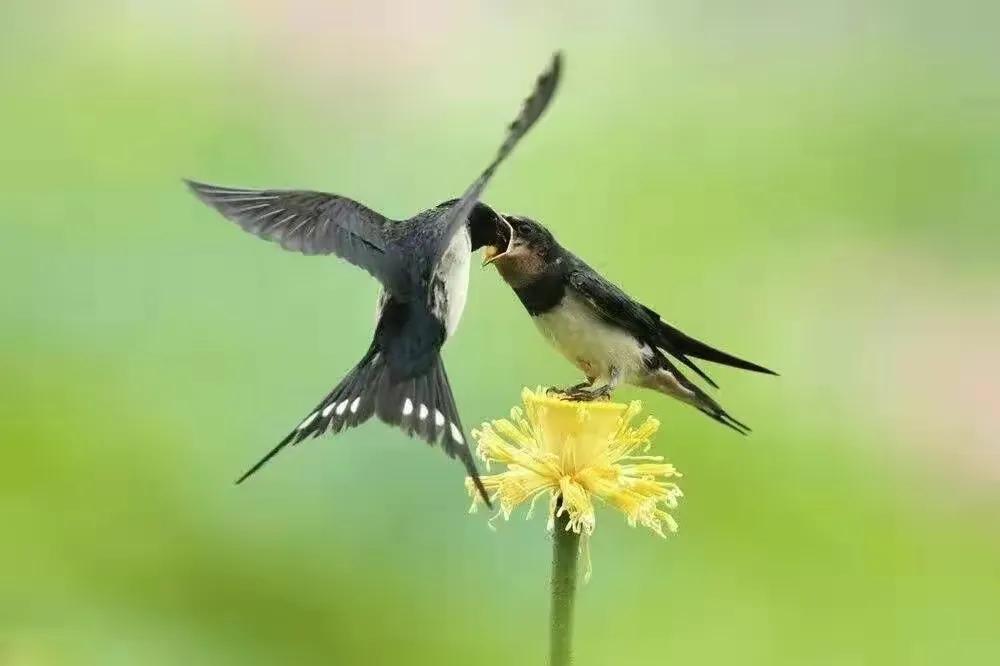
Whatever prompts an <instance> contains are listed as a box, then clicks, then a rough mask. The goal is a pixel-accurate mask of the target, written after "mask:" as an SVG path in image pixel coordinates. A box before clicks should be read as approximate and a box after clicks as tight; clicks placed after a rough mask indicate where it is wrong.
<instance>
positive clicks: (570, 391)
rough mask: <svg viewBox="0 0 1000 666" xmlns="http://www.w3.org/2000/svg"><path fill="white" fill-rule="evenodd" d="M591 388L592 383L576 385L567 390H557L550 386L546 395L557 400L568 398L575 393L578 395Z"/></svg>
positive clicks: (546, 390)
mask: <svg viewBox="0 0 1000 666" xmlns="http://www.w3.org/2000/svg"><path fill="white" fill-rule="evenodd" d="M590 386H591V383H590V382H581V383H579V384H574V385H573V386H569V387H567V388H556V387H555V386H550V387H549V388H547V389H545V395H551V396H555V397H557V398H558V397H567V396H570V395H573V394H574V393H578V392H579V391H582V390H583V389H585V388H588V387H590Z"/></svg>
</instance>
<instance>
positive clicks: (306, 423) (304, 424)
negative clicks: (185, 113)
mask: <svg viewBox="0 0 1000 666" xmlns="http://www.w3.org/2000/svg"><path fill="white" fill-rule="evenodd" d="M317 416H319V412H313V413H312V414H310V415H309V416H307V417H306V420H305V421H303V422H302V423H300V424H299V430H304V429H305V428H308V427H309V424H310V423H312V422H313V421H314V420H315V419H316V417H317Z"/></svg>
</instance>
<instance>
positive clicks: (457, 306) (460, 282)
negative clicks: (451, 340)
mask: <svg viewBox="0 0 1000 666" xmlns="http://www.w3.org/2000/svg"><path fill="white" fill-rule="evenodd" d="M471 257H472V242H471V240H470V239H469V230H468V228H463V229H462V230H461V231H459V232H458V233H457V234H455V238H454V239H453V240H452V241H451V244H450V245H449V246H448V249H447V250H445V253H444V255H443V256H442V257H441V261H440V262H439V263H438V266H437V270H436V271H435V274H436V275H437V276H438V277H439V278H440V279H441V281H442V282H444V284H447V285H448V293H447V298H446V299H442V301H441V305H440V306H439V309H438V310H437V311H435V312H434V315H435V316H436V317H438V319H439V320H440V321H442V322H443V323H444V326H445V330H446V331H447V335H448V337H451V334H452V333H454V332H455V330H456V329H457V328H458V322H459V321H461V319H462V312H464V311H465V301H466V299H467V297H468V295H469V260H470V259H471Z"/></svg>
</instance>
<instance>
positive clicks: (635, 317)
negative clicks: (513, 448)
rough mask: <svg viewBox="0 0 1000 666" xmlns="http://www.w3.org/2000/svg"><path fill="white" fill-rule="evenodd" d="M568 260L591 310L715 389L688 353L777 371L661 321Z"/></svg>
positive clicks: (742, 366)
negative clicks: (702, 340)
mask: <svg viewBox="0 0 1000 666" xmlns="http://www.w3.org/2000/svg"><path fill="white" fill-rule="evenodd" d="M569 261H570V269H569V281H570V284H571V285H572V286H573V287H574V288H575V289H576V290H577V292H579V293H580V294H581V295H582V296H583V297H585V298H586V299H587V300H588V301H590V303H591V305H593V307H594V309H595V310H596V311H597V312H598V313H599V314H600V315H601V317H602V318H603V319H604V320H605V321H607V322H609V323H611V324H614V325H616V326H620V327H622V328H624V329H626V330H627V331H629V332H630V333H631V334H632V335H634V336H636V338H638V339H640V340H643V341H645V342H647V343H649V344H651V345H653V346H655V347H658V348H660V349H662V350H663V351H665V352H667V353H668V354H670V355H671V356H673V357H675V358H676V359H677V360H678V361H680V362H681V363H683V364H684V365H686V366H687V367H689V368H691V369H692V370H693V371H694V372H696V373H698V376H700V377H701V378H702V379H704V380H705V381H706V382H708V383H709V384H711V385H712V386H714V387H716V388H718V384H716V383H715V382H714V381H712V378H711V377H709V376H708V375H707V374H705V372H704V371H702V369H701V368H699V367H698V366H697V365H695V364H694V362H693V361H691V359H690V358H688V357H689V356H693V357H694V358H700V359H704V360H706V361H712V362H714V363H721V364H723V365H729V366H732V367H735V368H740V369H742V370H751V371H753V372H763V373H767V374H769V375H775V374H777V373H776V372H774V371H772V370H768V369H767V368H765V367H763V366H760V365H757V364H755V363H751V362H749V361H744V360H743V359H740V358H737V357H735V356H732V355H730V354H727V353H725V352H723V351H720V350H718V349H715V348H714V347H710V346H708V345H706V344H705V343H703V342H700V341H698V340H695V339H694V338H692V337H690V336H688V335H685V334H684V333H682V332H681V331H679V330H677V329H676V328H674V327H673V326H670V325H669V324H667V323H666V322H664V321H663V320H662V319H661V318H660V315H659V314H657V313H656V312H655V311H653V310H651V309H649V308H647V307H646V306H645V305H642V304H641V303H637V302H636V301H635V300H633V299H632V298H631V297H630V296H629V295H628V294H626V293H625V292H624V291H622V290H621V289H619V288H618V287H617V286H615V285H614V284H612V283H611V282H608V281H607V280H605V279H604V278H603V277H601V276H600V274H598V273H597V272H596V271H594V270H593V269H592V268H590V267H589V266H587V264H585V263H583V262H582V261H581V260H579V259H577V258H576V257H572V258H570V259H569Z"/></svg>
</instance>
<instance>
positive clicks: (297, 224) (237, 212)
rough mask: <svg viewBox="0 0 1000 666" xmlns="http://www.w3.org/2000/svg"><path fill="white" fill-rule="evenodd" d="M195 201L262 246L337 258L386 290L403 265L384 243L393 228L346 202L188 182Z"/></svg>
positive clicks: (322, 194) (367, 210) (329, 196)
mask: <svg viewBox="0 0 1000 666" xmlns="http://www.w3.org/2000/svg"><path fill="white" fill-rule="evenodd" d="M186 182H187V184H188V187H190V188H191V191H192V192H194V194H195V196H197V197H198V198H199V199H201V200H202V201H204V202H205V203H206V204H208V205H209V206H211V207H212V208H215V209H216V210H217V211H219V212H220V213H222V215H223V216H224V217H226V218H227V219H229V220H232V221H233V222H235V223H236V224H238V225H240V227H242V228H243V229H244V230H245V231H249V232H250V233H252V234H254V235H255V236H259V237H260V238H263V239H264V240H269V241H274V242H275V243H278V244H280V245H281V247H283V248H285V249H286V250H292V251H294V252H301V253H302V254H334V255H337V256H338V257H340V258H341V259H344V260H346V261H349V262H350V263H352V264H354V265H355V266H359V267H360V268H363V269H365V270H366V271H368V272H369V273H371V274H372V275H373V276H374V277H375V278H377V279H378V280H379V281H380V282H382V284H384V285H386V286H387V287H388V286H390V285H392V284H393V283H394V282H395V281H396V278H397V276H398V273H399V267H400V262H399V261H398V259H397V255H396V253H395V252H394V251H392V249H391V247H390V244H389V243H388V241H387V239H386V230H387V227H388V225H389V224H391V222H389V221H388V220H387V219H386V218H385V217H383V216H382V215H380V214H379V213H376V212H375V211H373V210H371V209H370V208H367V207H366V206H363V205H362V204H359V203H358V202H356V201H352V200H351V199H348V198H346V197H341V196H337V195H336V194H327V193H325V192H306V191H297V190H245V189H235V188H230V187H219V186H217V185H206V184H205V183H196V182H193V181H186Z"/></svg>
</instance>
